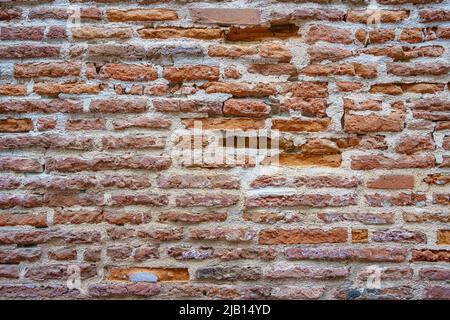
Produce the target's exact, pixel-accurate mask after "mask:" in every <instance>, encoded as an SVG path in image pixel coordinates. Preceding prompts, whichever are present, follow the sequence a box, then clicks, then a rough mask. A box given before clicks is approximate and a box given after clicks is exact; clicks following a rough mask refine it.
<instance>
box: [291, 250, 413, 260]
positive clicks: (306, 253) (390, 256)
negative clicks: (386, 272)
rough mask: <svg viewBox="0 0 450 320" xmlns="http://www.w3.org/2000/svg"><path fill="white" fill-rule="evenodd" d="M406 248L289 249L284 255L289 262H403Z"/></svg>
mask: <svg viewBox="0 0 450 320" xmlns="http://www.w3.org/2000/svg"><path fill="white" fill-rule="evenodd" d="M406 252H407V250H406V249H405V248H382V247H377V248H374V247H368V248H350V247H344V248H342V247H339V248H288V249H286V250H285V252H284V254H285V256H286V258H287V259H288V260H330V261H362V262H402V261H405V259H406Z"/></svg>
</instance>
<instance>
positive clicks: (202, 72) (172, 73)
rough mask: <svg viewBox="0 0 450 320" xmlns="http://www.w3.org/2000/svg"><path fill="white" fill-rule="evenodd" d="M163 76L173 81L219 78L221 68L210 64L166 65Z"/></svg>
mask: <svg viewBox="0 0 450 320" xmlns="http://www.w3.org/2000/svg"><path fill="white" fill-rule="evenodd" d="M163 77H164V78H165V79H167V80H169V81H171V82H183V81H197V80H208V81H217V80H219V68H218V67H210V66H187V67H165V68H164V73H163Z"/></svg>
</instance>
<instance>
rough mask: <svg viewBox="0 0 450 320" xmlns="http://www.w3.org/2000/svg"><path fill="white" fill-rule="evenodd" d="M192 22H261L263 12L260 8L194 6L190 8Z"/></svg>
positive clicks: (227, 23)
mask: <svg viewBox="0 0 450 320" xmlns="http://www.w3.org/2000/svg"><path fill="white" fill-rule="evenodd" d="M189 15H190V17H191V20H192V22H194V23H201V24H219V25H233V24H238V25H246V24H247V25H248V24H249V25H254V24H259V22H260V19H261V14H260V12H259V10H258V9H245V8H242V9H228V8H202V9H200V8H192V9H189Z"/></svg>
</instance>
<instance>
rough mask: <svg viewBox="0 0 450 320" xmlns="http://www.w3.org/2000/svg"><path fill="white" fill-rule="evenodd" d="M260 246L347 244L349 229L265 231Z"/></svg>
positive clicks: (261, 235) (260, 238) (262, 232)
mask: <svg viewBox="0 0 450 320" xmlns="http://www.w3.org/2000/svg"><path fill="white" fill-rule="evenodd" d="M258 241H259V243H260V244H315V243H340V242H347V229H345V228H334V229H330V230H321V229H264V230H262V231H261V232H260V233H259V239H258Z"/></svg>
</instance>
